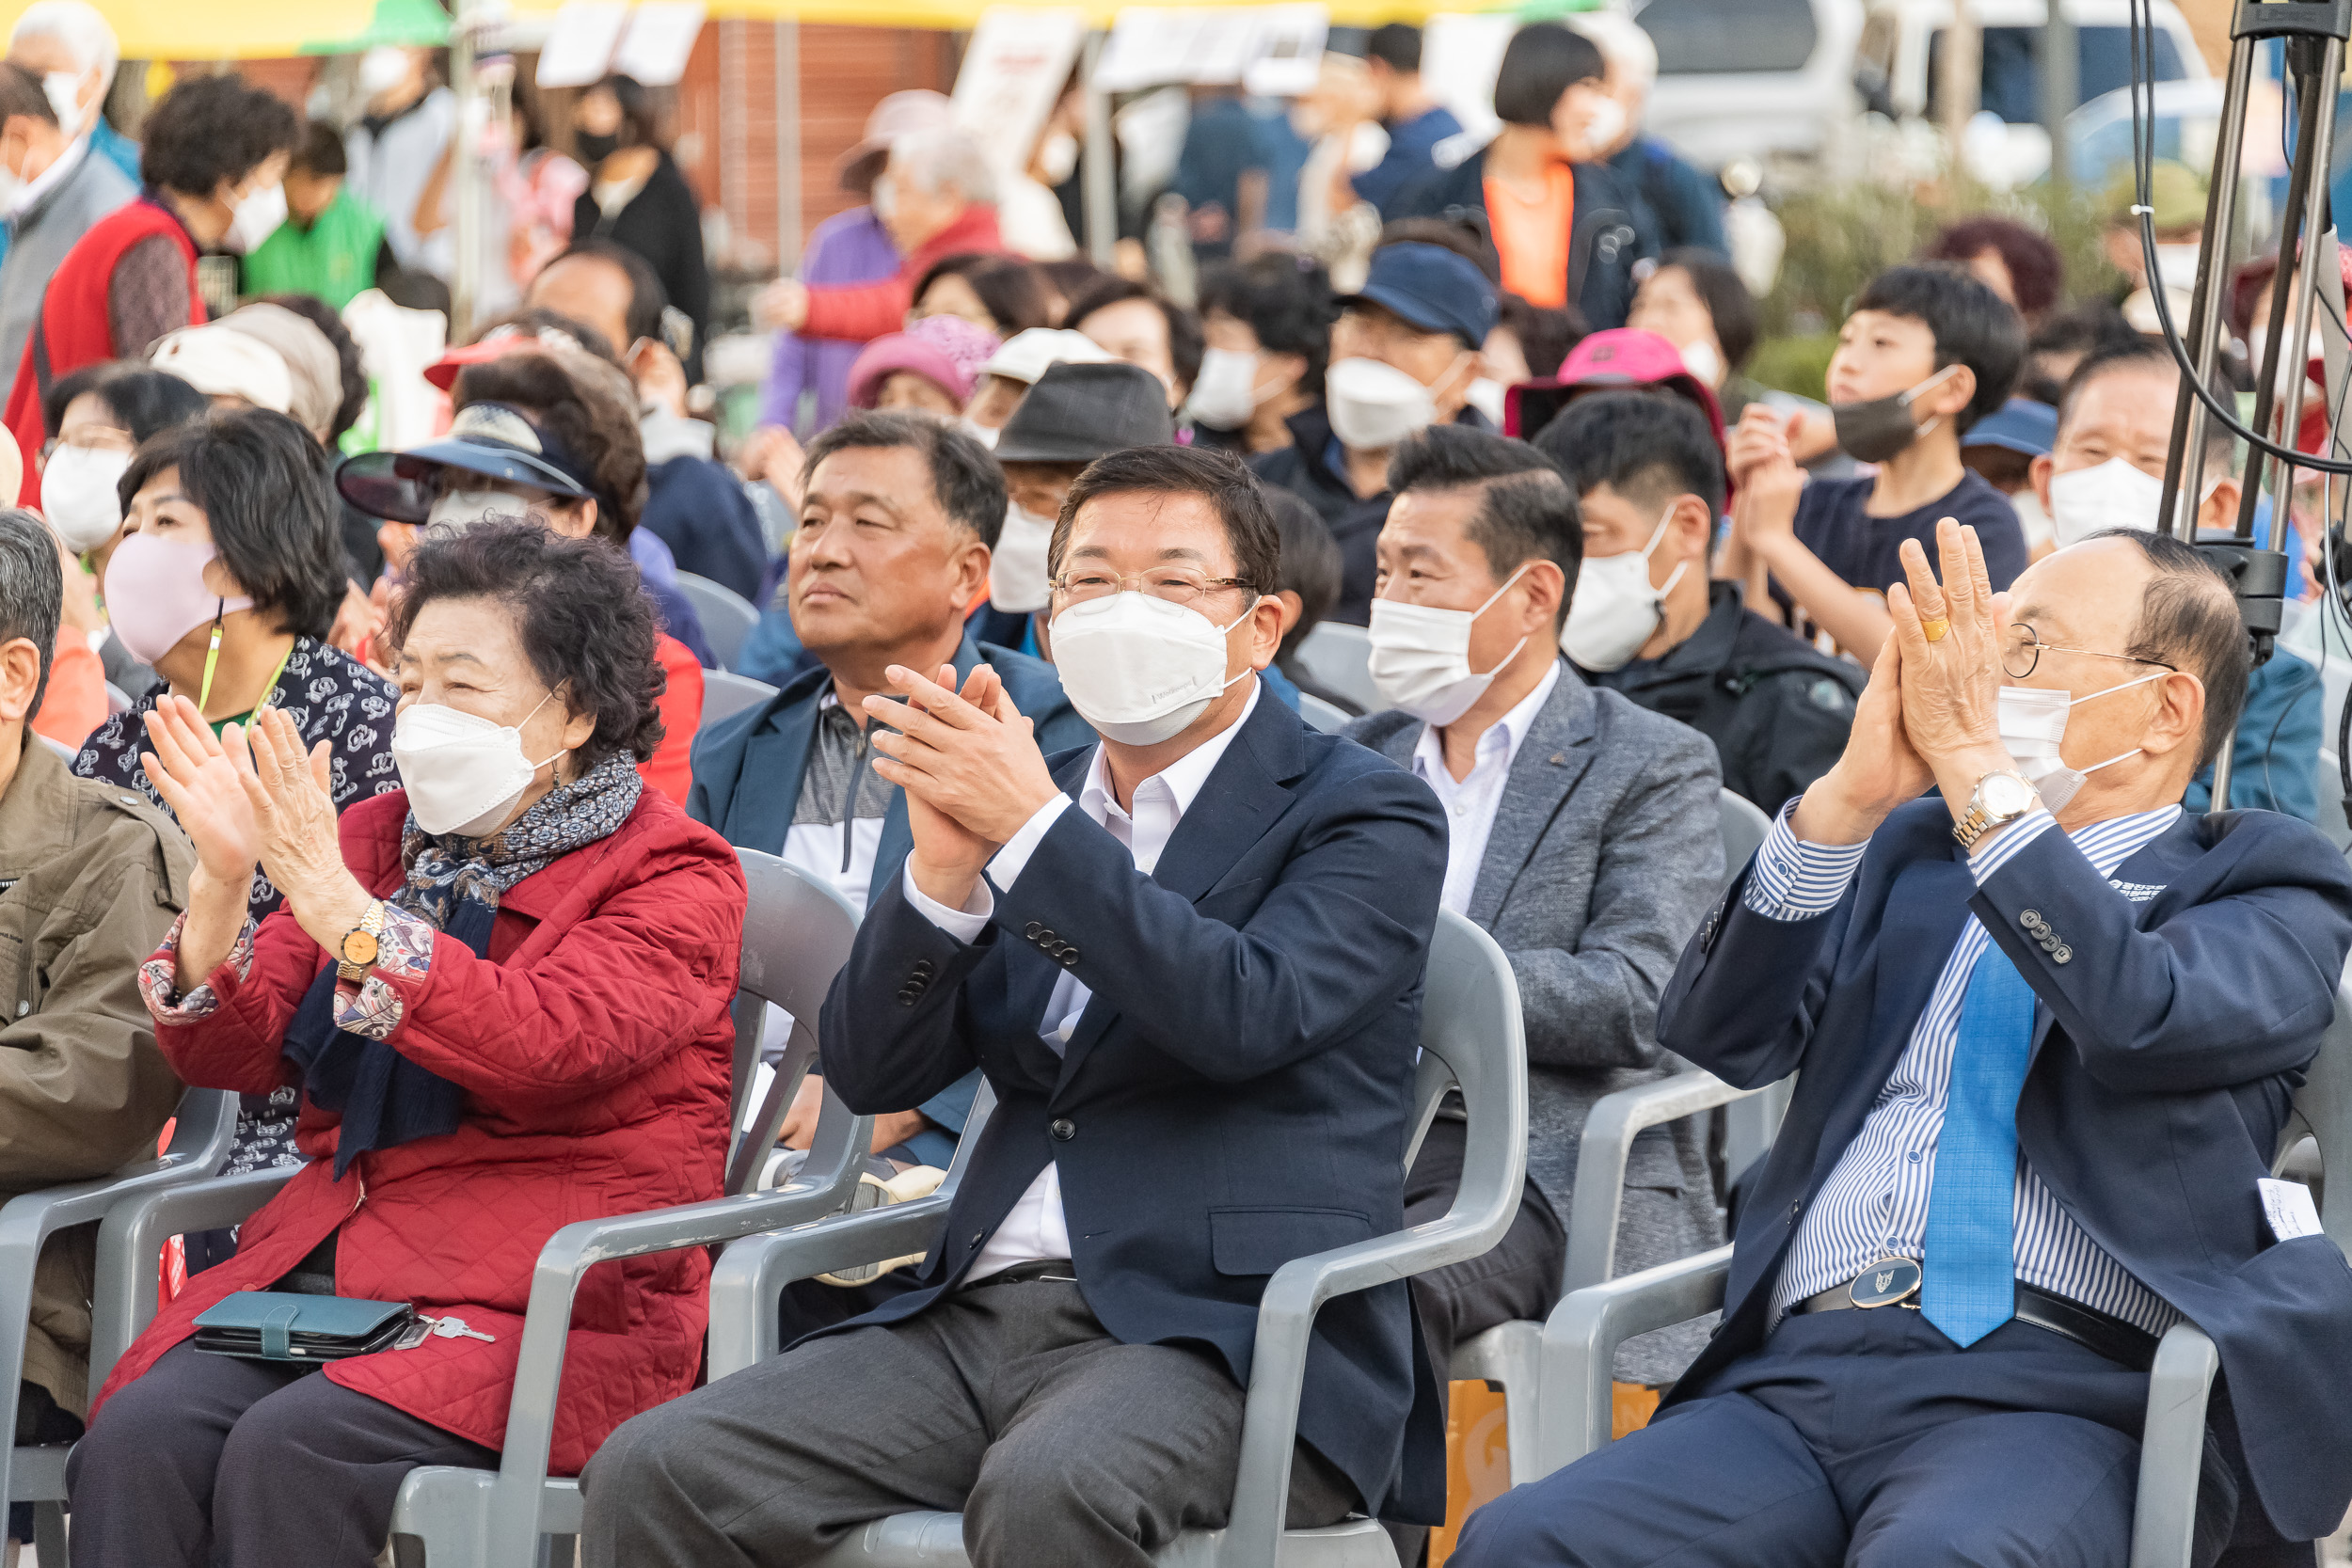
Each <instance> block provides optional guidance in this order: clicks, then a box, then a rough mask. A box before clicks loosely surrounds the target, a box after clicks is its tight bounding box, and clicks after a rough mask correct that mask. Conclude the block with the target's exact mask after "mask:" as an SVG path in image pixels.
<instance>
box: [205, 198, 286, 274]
mask: <svg viewBox="0 0 2352 1568" xmlns="http://www.w3.org/2000/svg"><path fill="white" fill-rule="evenodd" d="M285 221H286V187H285V186H284V185H281V184H269V185H263V186H262V188H261V189H260V190H257V191H247V192H246V194H245V195H243V196H241V197H239V198H237V199H236V200H235V201H234V202H232V203H230V208H229V232H227V233H226V234H223V235H222V236H221V237H220V243H221V245H222V246H223V247H224V248H226V249H229V250H233V251H235V252H236V253H237V254H238V255H240V256H250V255H252V254H253V253H254V252H255V251H257V250H259V249H261V248H262V241H263V240H266V239H268V238H269V237H270V236H271V235H272V234H275V233H277V232H278V229H279V228H280V227H281V226H282V225H283V224H284V223H285Z"/></svg>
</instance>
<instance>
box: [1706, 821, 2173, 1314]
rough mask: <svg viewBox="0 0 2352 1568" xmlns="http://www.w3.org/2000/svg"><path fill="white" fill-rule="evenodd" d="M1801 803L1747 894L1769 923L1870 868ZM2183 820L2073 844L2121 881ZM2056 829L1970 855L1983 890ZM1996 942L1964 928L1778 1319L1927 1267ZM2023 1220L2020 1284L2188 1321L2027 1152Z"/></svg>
mask: <svg viewBox="0 0 2352 1568" xmlns="http://www.w3.org/2000/svg"><path fill="white" fill-rule="evenodd" d="M1796 808H1797V801H1795V800H1791V801H1790V802H1789V803H1788V808H1787V810H1784V811H1783V812H1782V813H1781V815H1780V817H1779V819H1778V820H1776V821H1775V822H1774V823H1773V824H1772V832H1770V833H1769V834H1768V835H1767V836H1766V838H1765V840H1764V845H1763V847H1762V848H1760V849H1758V850H1757V851H1756V867H1755V870H1754V871H1753V872H1752V873H1751V874H1750V876H1749V879H1748V888H1747V893H1746V895H1745V897H1744V899H1743V900H1742V901H1743V902H1744V903H1745V904H1746V906H1747V907H1748V909H1750V910H1751V911H1754V912H1756V913H1757V914H1760V915H1762V916H1764V917H1765V918H1766V919H1769V920H1804V919H1807V918H1810V917H1812V916H1815V915H1819V914H1823V913H1826V912H1827V911H1830V910H1832V909H1834V908H1835V907H1836V904H1837V901H1838V900H1839V899H1840V898H1842V897H1844V896H1845V894H1846V889H1847V888H1848V886H1849V885H1850V884H1851V882H1852V880H1853V876H1854V872H1855V871H1856V869H1857V868H1858V867H1859V866H1860V865H1861V863H1862V855H1863V850H1864V849H1865V847H1866V845H1863V844H1851V845H1822V844H1807V843H1804V842H1803V841H1801V840H1800V839H1798V837H1797V836H1796V834H1795V833H1794V832H1791V831H1790V829H1789V827H1788V820H1789V817H1790V816H1791V815H1792V814H1793V813H1794V812H1795V810H1796ZM2180 815H2181V808H2180V807H2179V806H2165V807H2161V808H2159V809H2158V810H2155V811H2148V812H2139V813H2136V814H2135V815H2133V816H2119V817H2114V818H2111V819H2109V820H2107V821H2105V822H2094V823H2091V824H2090V826H2088V827H2084V828H2078V829H2076V830H2075V831H2074V832H2072V833H2070V834H2068V835H2067V836H2068V838H2069V839H2070V840H2071V841H2072V842H2073V844H2074V847H2075V848H2077V849H2079V850H2080V851H2082V855H2083V858H2084V859H2085V860H2087V861H2089V862H2090V863H2091V864H2092V865H2093V866H2095V867H2096V868H2097V869H2098V872H2099V875H2100V876H2102V877H2106V878H2112V877H2113V876H2114V875H2115V871H2116V868H2117V867H2118V866H2120V865H2122V863H2123V862H2125V861H2126V860H2128V859H2130V858H2131V857H2132V856H2133V855H2134V854H2135V853H2137V851H2138V850H2139V849H2140V848H2141V847H2143V846H2145V845H2146V844H2148V843H2149V842H2150V841H2151V840H2152V839H2153V838H2155V836H2156V835H2157V834H2159V833H2161V832H2164V831H2165V830H2166V829H2167V828H2169V827H2170V826H2171V825H2172V824H2173V822H2174V821H2175V820H2176V819H2178V817H2179V816H2180ZM2056 826H2057V821H2056V819H2055V818H2053V817H2052V816H2050V814H2049V813H2048V812H2046V811H2043V810H2042V809H2041V808H2040V807H2039V806H2037V807H2036V808H2035V809H2034V810H2033V811H2032V812H2031V813H2030V814H2029V815H2027V816H2024V817H2021V818H2019V819H2018V820H2017V821H2015V822H2013V823H2011V824H2010V826H2009V827H2007V828H2006V829H2004V830H2003V831H2001V832H1998V833H1995V834H1994V836H1993V837H1992V838H1990V839H1988V840H1987V841H1986V842H1985V844H1984V846H1983V847H1982V848H1980V849H1979V850H1978V851H1977V853H1975V854H1973V855H1971V856H1970V857H1969V858H1968V869H1969V870H1970V872H1971V873H1973V874H1974V875H1975V877H1976V879H1977V885H1978V886H1979V887H1981V886H1983V885H1984V882H1985V880H1986V879H1988V878H1990V877H1991V876H1992V875H1993V873H1994V872H1995V871H1997V870H1999V869H2000V868H2001V867H2002V866H2003V865H2005V864H2007V863H2009V862H2010V860H2011V859H2013V858H2014V857H2015V856H2016V855H2017V854H2018V853H2019V852H2020V851H2021V850H2023V849H2024V848H2025V847H2026V845H2028V844H2030V843H2032V842H2033V841H2034V840H2035V839H2037V838H2039V837H2041V836H2042V833H2044V832H2049V831H2050V830H2051V829H2053V828H2055V827H2056ZM1991 942H1992V938H1991V936H1990V935H1989V934H1988V933H1987V932H1986V930H1985V928H1984V925H1983V923H1982V922H1981V921H1979V920H1977V919H1975V918H1973V917H1972V918H1971V919H1970V920H1969V921H1968V923H1967V925H1966V926H1965V927H1963V929H1962V931H1961V934H1960V941H1959V942H1956V943H1955V944H1954V945H1953V947H1952V951H1951V955H1950V957H1948V958H1946V960H1945V962H1944V970H1943V973H1942V974H1940V975H1939V976H1938V977H1937V979H1936V982H1935V990H1934V991H1933V993H1932V994H1931V995H1930V996H1929V998H1928V1005H1927V1007H1926V1009H1925V1010H1924V1011H1922V1012H1921V1013H1920V1015H1919V1022H1918V1023H1917V1024H1916V1025H1915V1026H1914V1027H1913V1029H1912V1032H1911V1041H1910V1043H1909V1044H1908V1045H1907V1046H1905V1047H1904V1049H1903V1053H1902V1055H1901V1056H1900V1057H1899V1058H1898V1059H1897V1061H1896V1063H1895V1069H1894V1072H1893V1073H1892V1074H1891V1075H1890V1076H1889V1077H1888V1079H1887V1081H1886V1085H1885V1086H1884V1087H1883V1088H1882V1089H1881V1090H1880V1091H1879V1097H1878V1101H1877V1102H1876V1103H1875V1104H1873V1105H1872V1106H1871V1108H1870V1114H1869V1116H1868V1117H1867V1119H1865V1120H1864V1122H1863V1124H1862V1130H1861V1132H1859V1133H1857V1134H1856V1135H1855V1137H1854V1140H1853V1142H1852V1143H1851V1144H1850V1145H1849V1146H1847V1148H1846V1152H1845V1154H1844V1155H1843V1156H1842V1157H1841V1158H1840V1159H1839V1160H1838V1162H1837V1166H1836V1169H1835V1170H1833V1171H1831V1172H1830V1177H1829V1180H1828V1181H1827V1182H1826V1183H1824V1184H1823V1186H1822V1188H1821V1191H1820V1196H1817V1197H1816V1198H1815V1199H1814V1201H1813V1206H1812V1208H1811V1210H1810V1211H1809V1212H1807V1213H1806V1215H1805V1217H1804V1223H1803V1224H1802V1225H1800V1226H1799V1227H1798V1229H1797V1238H1796V1242H1795V1243H1794V1244H1793V1245H1792V1246H1791V1247H1790V1248H1789V1251H1788V1260H1787V1262H1786V1263H1785V1264H1784V1265H1783V1266H1782V1268H1781V1272H1780V1281H1779V1285H1778V1287H1777V1289H1775V1290H1774V1291H1773V1293H1772V1320H1773V1322H1775V1323H1777V1322H1779V1320H1780V1317H1781V1314H1783V1313H1785V1312H1786V1311H1788V1308H1789V1307H1791V1306H1793V1305H1795V1304H1796V1303H1798V1302H1800V1301H1803V1300H1804V1299H1805V1298H1806V1297H1808V1296H1811V1295H1816V1294H1818V1293H1820V1291H1826V1290H1828V1289H1830V1288H1831V1287H1832V1286H1835V1285H1842V1284H1844V1283H1845V1282H1846V1281H1847V1280H1850V1279H1851V1278H1853V1277H1854V1275H1858V1274H1860V1273H1862V1272H1863V1270H1865V1269H1867V1268H1868V1267H1869V1266H1870V1265H1871V1264H1872V1263H1874V1262H1876V1261H1878V1260H1879V1259H1882V1258H1910V1259H1924V1255H1925V1245H1924V1243H1925V1241H1926V1237H1927V1229H1928V1195H1929V1192H1930V1191H1931V1188H1932V1187H1933V1185H1934V1182H1935V1147H1936V1138H1937V1134H1938V1133H1939V1132H1941V1131H1942V1130H1943V1125H1944V1105H1945V1098H1946V1096H1947V1093H1948V1092H1949V1090H1950V1087H1951V1081H1952V1051H1953V1048H1954V1046H1955V1045H1956V1044H1957V1042H1958V1039H1959V1033H1960V1009H1961V1005H1962V1003H1963V1001H1964V1000H1965V999H1966V997H1967V994H1968V978H1969V976H1970V974H1973V973H1974V972H1975V970H1976V967H1977V960H1978V958H1980V957H1982V956H1983V954H1984V951H1985V949H1986V947H1987V946H1989V945H1990V944H1991ZM2012 1214H2013V1225H2014V1235H2015V1239H2016V1240H2015V1245H2016V1258H2017V1277H2018V1278H2020V1279H2022V1280H2024V1281H2026V1283H2027V1284H2030V1285H2035V1286H2039V1287H2040V1288H2041V1289H2042V1290H2044V1291H2050V1292H2052V1293H2053V1294H2056V1295H2060V1296H2064V1297H2065V1298H2066V1299H2068V1300H2069V1301H2074V1302H2078V1303H2080V1304H2081V1305H2083V1306H2085V1307H2092V1308H2095V1309H2096V1310H2098V1311H2101V1312H2105V1313H2107V1314H2108V1315H2109V1316H2111V1317H2116V1318H2121V1319H2122V1320H2123V1321H2124V1322H2125V1323H2131V1324H2133V1325H2135V1326H2137V1327H2139V1328H2144V1329H2146V1330H2147V1331H2148V1332H2149V1333H2151V1334H2162V1333H2163V1332H2164V1331H2165V1330H2166V1329H2168V1328H2169V1327H2170V1326H2171V1325H2172V1324H2173V1323H2176V1322H2178V1321H2179V1319H2180V1314H2179V1313H2177V1312H2175V1311H2174V1310H2172V1308H2171V1307H2168V1306H2166V1305H2165V1304H2164V1302H2163V1301H2162V1300H2160V1299H2159V1298H2158V1297H2157V1296H2156V1295H2155V1293H2154V1292H2153V1291H2150V1290H2149V1289H2148V1288H2147V1287H2146V1286H2144V1285H2142V1284H2141V1283H2140V1282H2139V1281H2138V1280H2137V1279H2134V1278H2133V1277H2132V1276H2131V1275H2130V1274H2129V1273H2127V1272H2126V1271H2125V1270H2124V1268H2123V1265H2122V1264H2121V1263H2119V1262H2117V1261H2116V1260H2115V1259H2113V1258H2112V1257H2110V1256H2109V1255H2108V1254H2107V1253H2106V1251H2105V1250H2104V1249H2102V1248H2101V1247H2100V1245H2099V1244H2098V1243H2096V1242H2094V1241H2092V1240H2091V1239H2090V1236H2089V1235H2088V1234H2086V1233H2085V1232H2084V1230H2083V1228H2082V1227H2080V1226H2078V1225H2076V1224H2075V1223H2074V1219H2073V1217H2072V1216H2070V1215H2069V1214H2068V1213H2067V1212H2066V1211H2065V1210H2064V1209H2062V1208H2060V1207H2059V1205H2058V1199H2057V1198H2056V1197H2054V1196H2052V1195H2051V1193H2050V1191H2049V1189H2048V1188H2046V1187H2044V1186H2043V1185H2042V1181H2041V1179H2040V1178H2038V1177H2037V1176H2035V1175H2034V1173H2033V1168H2032V1166H2030V1165H2029V1164H2026V1157H2025V1154H2024V1152H2023V1151H2022V1150H2021V1151H2020V1152H2019V1154H2018V1156H2017V1196H2016V1205H2015V1208H2014V1209H2013V1211H2012ZM1926 1266H1931V1265H1926Z"/></svg>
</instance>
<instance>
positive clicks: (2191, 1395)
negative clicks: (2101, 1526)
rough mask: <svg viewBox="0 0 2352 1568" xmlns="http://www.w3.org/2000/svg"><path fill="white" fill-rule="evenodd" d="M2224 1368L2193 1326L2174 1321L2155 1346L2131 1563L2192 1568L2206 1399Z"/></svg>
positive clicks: (2156, 1567) (2143, 1567) (2141, 1447)
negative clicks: (2198, 1475) (2154, 1361)
mask: <svg viewBox="0 0 2352 1568" xmlns="http://www.w3.org/2000/svg"><path fill="white" fill-rule="evenodd" d="M2220 1370H2221V1356H2220V1353H2219V1352H2217V1351H2216V1350H2215V1349H2214V1345H2213V1341H2212V1340H2211V1339H2208V1338H2205V1336H2204V1335H2203V1334H2202V1333H2201V1331H2200V1330H2199V1329H2198V1327H2197V1325H2196V1324H2194V1323H2174V1324H2173V1325H2172V1326H2171V1327H2170V1328H2169V1329H2168V1330H2166V1332H2165V1336H2164V1338H2163V1339H2162V1340H2160V1341H2159V1342H2158V1343H2157V1345H2156V1364H2155V1366H2154V1368H2153V1370H2151V1371H2150V1373H2149V1375H2148V1424H2147V1427H2146V1429H2145V1432H2144V1433H2143V1434H2142V1436H2141V1438H2140V1444H2139V1500H2138V1502H2137V1504H2135V1505H2134V1508H2133V1512H2132V1568H2188V1563H2189V1552H2190V1549H2191V1547H2192V1545H2193V1544H2194V1541H2195V1537H2196V1533H2197V1474H2198V1470H2199V1468H2200V1466H2201V1465H2202V1464H2203V1462H2204V1457H2205V1402H2206V1399H2207V1397H2208V1396H2209V1395H2211V1393H2212V1392H2213V1380H2214V1375H2215V1374H2216V1373H2217V1372H2218V1371H2220Z"/></svg>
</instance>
